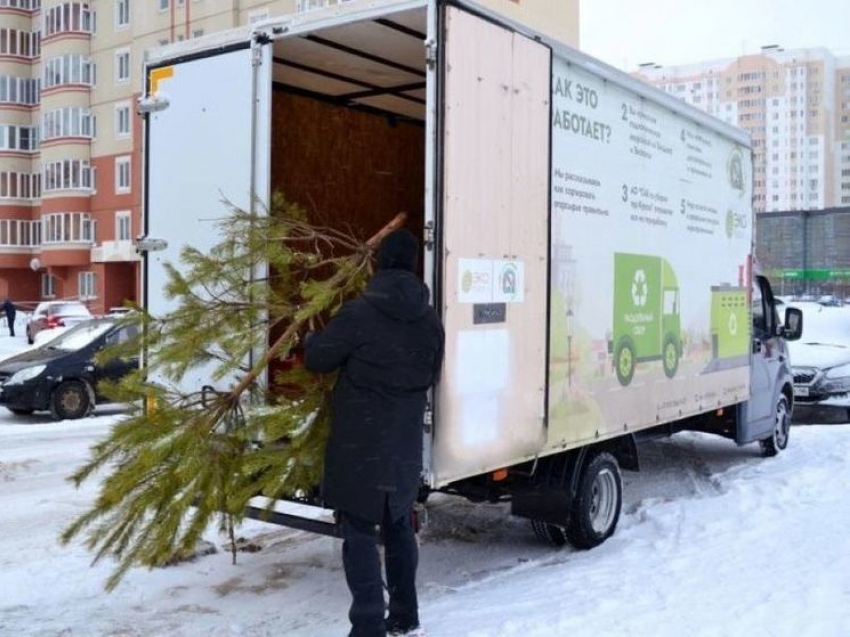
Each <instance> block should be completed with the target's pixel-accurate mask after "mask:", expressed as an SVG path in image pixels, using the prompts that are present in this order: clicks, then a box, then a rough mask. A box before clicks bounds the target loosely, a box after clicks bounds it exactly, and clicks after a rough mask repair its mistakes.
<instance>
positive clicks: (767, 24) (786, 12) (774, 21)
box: [581, 0, 850, 71]
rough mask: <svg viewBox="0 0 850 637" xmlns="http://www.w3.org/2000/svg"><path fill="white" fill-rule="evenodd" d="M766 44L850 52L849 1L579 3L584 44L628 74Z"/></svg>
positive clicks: (610, 0)
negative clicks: (646, 67)
mask: <svg viewBox="0 0 850 637" xmlns="http://www.w3.org/2000/svg"><path fill="white" fill-rule="evenodd" d="M766 44H779V45H781V46H783V47H784V48H786V49H792V48H804V47H815V46H824V47H826V48H828V49H830V50H831V51H832V52H833V53H834V54H835V55H839V56H850V0H581V49H582V51H584V52H585V53H589V54H590V55H592V56H594V57H598V58H601V59H602V60H603V61H605V62H607V63H608V64H611V65H613V66H616V67H619V68H621V69H623V70H625V71H634V70H635V69H636V68H637V65H638V64H641V63H643V62H655V63H656V64H662V65H665V66H666V65H675V64H688V63H691V62H700V61H703V60H710V59H716V58H724V57H736V56H739V55H741V54H742V53H755V52H758V50H759V49H760V47H761V46H763V45H766Z"/></svg>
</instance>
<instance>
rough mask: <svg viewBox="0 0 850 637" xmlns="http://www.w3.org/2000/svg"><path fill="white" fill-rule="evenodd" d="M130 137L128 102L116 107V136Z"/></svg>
mask: <svg viewBox="0 0 850 637" xmlns="http://www.w3.org/2000/svg"><path fill="white" fill-rule="evenodd" d="M129 135H130V105H129V104H127V103H126V102H123V103H121V104H116V105H115V136H116V137H129Z"/></svg>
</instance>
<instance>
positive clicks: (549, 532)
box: [531, 520, 567, 547]
mask: <svg viewBox="0 0 850 637" xmlns="http://www.w3.org/2000/svg"><path fill="white" fill-rule="evenodd" d="M531 528H532V530H533V531H534V535H535V536H537V539H538V540H540V541H542V542H545V543H546V544H549V545H550V546H556V547H561V546H564V544H566V543H567V533H566V531H564V527H561V526H557V525H555V524H549V523H548V522H541V521H540V520H532V521H531Z"/></svg>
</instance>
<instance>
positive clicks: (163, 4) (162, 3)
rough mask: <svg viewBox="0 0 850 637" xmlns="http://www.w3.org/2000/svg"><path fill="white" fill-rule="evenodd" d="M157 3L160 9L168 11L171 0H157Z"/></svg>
mask: <svg viewBox="0 0 850 637" xmlns="http://www.w3.org/2000/svg"><path fill="white" fill-rule="evenodd" d="M157 3H158V5H159V10H160V11H167V10H168V5H169V0H157Z"/></svg>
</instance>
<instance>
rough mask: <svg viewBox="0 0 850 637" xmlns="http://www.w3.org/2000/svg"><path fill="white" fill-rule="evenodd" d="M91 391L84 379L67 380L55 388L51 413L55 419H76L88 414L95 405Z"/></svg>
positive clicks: (51, 401)
mask: <svg viewBox="0 0 850 637" xmlns="http://www.w3.org/2000/svg"><path fill="white" fill-rule="evenodd" d="M90 396H91V392H89V389H88V387H86V384H85V383H83V382H82V381H78V380H66V381H65V382H63V383H61V384H60V385H59V386H58V387H57V388H56V389H54V390H53V395H52V396H51V397H50V414H51V415H52V416H53V419H54V420H76V419H77V418H83V417H84V416H87V415H88V414H89V412H90V410H91V408H92V407H93V405H92V401H91V397H90Z"/></svg>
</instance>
